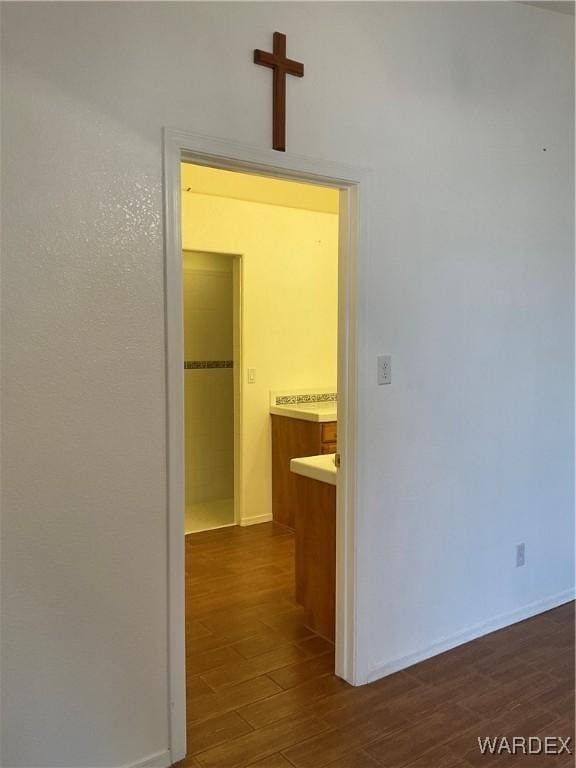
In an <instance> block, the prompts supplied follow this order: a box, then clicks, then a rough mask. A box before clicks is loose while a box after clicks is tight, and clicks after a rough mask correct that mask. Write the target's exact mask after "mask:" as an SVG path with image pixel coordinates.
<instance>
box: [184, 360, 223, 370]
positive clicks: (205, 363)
mask: <svg viewBox="0 0 576 768" xmlns="http://www.w3.org/2000/svg"><path fill="white" fill-rule="evenodd" d="M184 368H185V370H187V371H191V370H192V371H204V370H207V369H209V368H234V361H233V360H184Z"/></svg>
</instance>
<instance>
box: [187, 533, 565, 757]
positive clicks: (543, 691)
mask: <svg viewBox="0 0 576 768" xmlns="http://www.w3.org/2000/svg"><path fill="white" fill-rule="evenodd" d="M186 555H187V558H186V598H187V627H186V628H187V664H188V668H187V691H188V693H187V696H188V715H187V717H188V751H189V756H188V758H187V759H186V760H184V761H182V762H181V763H179V764H178V766H179V768H241V767H243V766H250V767H251V768H252V767H253V768H256V767H258V768H322V767H323V766H330V768H383V767H384V768H400V766H406V767H408V766H409V767H410V768H468V767H470V766H482V765H490V766H494V768H500V766H503V767H505V766H508V765H517V764H520V765H527V766H528V765H530V766H534V768H548V767H549V768H554V767H556V766H562V767H565V766H573V765H574V757H573V756H570V755H567V754H566V753H564V754H563V755H561V756H556V757H555V756H550V755H549V756H542V755H540V756H520V757H519V756H516V757H511V756H510V755H506V754H503V755H500V756H483V755H481V754H480V751H479V749H478V745H477V737H478V736H481V737H483V736H496V735H501V736H502V735H506V736H508V737H510V738H511V737H512V736H563V737H567V736H571V737H572V739H574V604H573V603H569V604H566V605H564V606H562V607H560V608H557V609H555V610H552V611H549V612H547V613H544V614H541V615H539V616H537V617H536V618H533V619H530V620H528V621H524V622H522V623H519V624H515V625H513V626H511V627H508V628H506V629H503V630H500V631H499V632H495V633H493V634H491V635H487V636H486V637H484V638H481V639H479V640H475V641H473V642H471V643H467V644H466V645H463V646H460V647H459V648H456V649H454V650H452V651H449V652H448V653H444V654H442V655H441V656H436V657H435V658H433V659H430V660H429V661H425V662H423V663H421V664H418V665H416V666H413V667H411V668H410V669H408V670H405V671H402V672H398V673H397V674H394V675H391V676H390V677H387V678H384V679H383V680H379V681H378V682H376V683H372V684H371V685H367V686H362V687H359V688H353V687H352V686H349V685H348V684H346V683H345V682H343V681H342V680H340V679H338V678H336V677H335V676H334V675H333V674H332V671H333V665H334V649H333V647H332V646H331V644H330V643H328V642H327V641H326V640H323V639H322V638H320V637H318V636H317V635H314V634H313V633H312V632H310V631H309V630H307V629H306V627H305V626H304V625H303V623H302V611H301V609H300V607H299V606H298V605H296V603H295V602H294V599H293V578H294V575H293V574H294V566H293V559H294V538H293V534H292V533H290V532H289V531H287V530H286V529H283V528H281V527H279V526H276V525H274V524H273V523H269V524H263V525H257V526H253V527H250V528H225V529H221V530H216V531H209V532H206V533H199V534H192V535H189V536H187V538H186ZM573 748H574V741H572V750H573Z"/></svg>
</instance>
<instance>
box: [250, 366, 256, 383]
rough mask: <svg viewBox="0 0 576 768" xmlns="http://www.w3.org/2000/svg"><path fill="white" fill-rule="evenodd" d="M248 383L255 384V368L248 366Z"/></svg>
mask: <svg viewBox="0 0 576 768" xmlns="http://www.w3.org/2000/svg"><path fill="white" fill-rule="evenodd" d="M248 384H256V368H248Z"/></svg>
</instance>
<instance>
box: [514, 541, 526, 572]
mask: <svg viewBox="0 0 576 768" xmlns="http://www.w3.org/2000/svg"><path fill="white" fill-rule="evenodd" d="M525 563H526V545H525V544H524V542H522V544H516V568H520V567H521V566H522V565H524V564H525Z"/></svg>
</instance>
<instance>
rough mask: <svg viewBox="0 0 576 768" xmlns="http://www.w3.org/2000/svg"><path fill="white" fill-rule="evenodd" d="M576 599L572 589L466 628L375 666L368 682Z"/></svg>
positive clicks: (368, 676)
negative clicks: (420, 648)
mask: <svg viewBox="0 0 576 768" xmlns="http://www.w3.org/2000/svg"><path fill="white" fill-rule="evenodd" d="M574 596H575V592H574V590H573V589H568V590H566V591H565V592H560V593H559V594H557V595H552V596H551V597H547V598H545V599H544V600H537V601H536V602H534V603H529V604H528V605H525V606H523V607H522V608H517V609H515V610H513V611H509V612H508V613H501V614H499V615H498V616H495V617H494V618H493V619H489V620H488V621H484V622H482V623H481V624H475V625H474V626H472V627H468V629H465V630H463V631H462V632H457V633H456V634H454V635H451V636H450V637H446V638H444V639H443V640H440V641H439V642H437V643H433V644H432V645H430V646H428V647H427V648H423V649H422V650H420V651H416V652H415V653H410V654H408V655H407V656H401V657H399V658H396V659H392V660H391V661H385V662H382V663H381V664H378V665H376V666H375V667H372V669H371V670H370V671H369V672H368V675H367V678H366V682H367V683H372V682H374V680H379V679H380V678H381V677H386V676H387V675H392V674H393V673H394V672H399V671H400V670H401V669H406V668H407V667H411V666H412V665H413V664H418V662H420V661H426V659H430V658H432V656H437V655H438V654H440V653H444V652H445V651H449V650H451V649H452V648H456V647H457V646H458V645H463V644H464V643H468V642H470V640H476V639H477V638H479V637H482V636H483V635H488V634H490V632H495V631H496V630H498V629H503V628H504V627H508V626H510V625H511V624H516V623H517V622H519V621H524V620H525V619H530V618H532V617H533V616H537V615H538V614H539V613H544V612H545V611H549V610H551V609H552V608H557V607H558V606H559V605H563V604H564V603H568V602H570V601H571V600H574Z"/></svg>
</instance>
